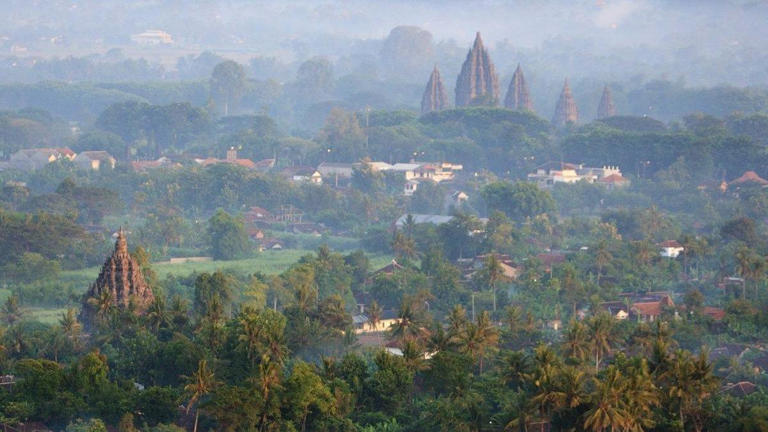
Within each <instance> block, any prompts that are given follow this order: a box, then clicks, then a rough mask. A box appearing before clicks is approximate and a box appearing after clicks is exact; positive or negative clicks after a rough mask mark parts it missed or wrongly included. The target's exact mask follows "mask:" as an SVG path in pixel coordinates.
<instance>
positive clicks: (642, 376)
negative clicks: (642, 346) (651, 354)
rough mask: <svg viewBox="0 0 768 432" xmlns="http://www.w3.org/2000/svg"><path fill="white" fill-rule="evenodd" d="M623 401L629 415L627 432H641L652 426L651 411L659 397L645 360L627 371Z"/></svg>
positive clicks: (657, 402)
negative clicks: (631, 431) (629, 431)
mask: <svg viewBox="0 0 768 432" xmlns="http://www.w3.org/2000/svg"><path fill="white" fill-rule="evenodd" d="M624 399H625V403H626V409H627V412H628V414H629V416H628V420H629V422H628V423H629V424H628V427H627V429H628V430H633V431H643V430H645V429H647V428H651V427H653V426H654V422H653V412H652V410H653V408H654V407H655V406H657V405H658V404H659V397H658V392H657V389H656V386H655V385H654V383H653V379H652V378H651V375H650V373H649V372H648V363H647V362H646V360H645V359H642V360H640V364H639V365H638V366H637V367H630V368H629V369H628V371H627V379H626V388H625V392H624Z"/></svg>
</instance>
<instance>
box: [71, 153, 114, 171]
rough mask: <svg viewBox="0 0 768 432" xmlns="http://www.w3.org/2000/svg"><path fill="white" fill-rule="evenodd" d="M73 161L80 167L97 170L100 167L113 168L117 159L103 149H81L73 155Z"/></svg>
mask: <svg viewBox="0 0 768 432" xmlns="http://www.w3.org/2000/svg"><path fill="white" fill-rule="evenodd" d="M73 162H74V163H75V165H77V166H78V167H80V168H82V169H86V170H94V171H98V170H99V169H101V168H109V169H113V168H114V167H115V162H117V161H116V160H115V158H114V157H112V155H111V154H109V153H107V152H105V151H83V152H80V153H78V155H77V156H75V158H74V159H73Z"/></svg>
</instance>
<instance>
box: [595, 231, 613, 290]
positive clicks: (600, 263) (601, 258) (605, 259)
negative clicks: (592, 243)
mask: <svg viewBox="0 0 768 432" xmlns="http://www.w3.org/2000/svg"><path fill="white" fill-rule="evenodd" d="M612 259H613V255H611V252H610V251H609V250H608V245H607V244H606V243H605V242H604V241H601V242H600V243H599V244H598V245H597V251H596V252H595V266H596V267H597V287H598V288H600V277H601V276H602V275H603V269H604V268H605V266H606V265H608V263H610V262H611V260H612Z"/></svg>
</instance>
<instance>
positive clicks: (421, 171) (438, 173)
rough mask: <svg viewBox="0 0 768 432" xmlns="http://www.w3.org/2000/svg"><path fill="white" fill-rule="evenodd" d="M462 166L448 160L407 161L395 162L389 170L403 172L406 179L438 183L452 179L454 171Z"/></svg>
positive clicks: (459, 169)
mask: <svg viewBox="0 0 768 432" xmlns="http://www.w3.org/2000/svg"><path fill="white" fill-rule="evenodd" d="M463 168H464V167H463V166H462V165H459V164H454V163H450V162H437V163H433V162H409V163H396V164H394V165H392V166H391V168H389V170H391V171H395V172H401V173H403V175H404V177H405V180H406V181H409V180H415V181H424V180H431V181H433V182H435V183H440V182H444V181H451V180H453V179H454V177H455V176H456V172H457V171H461V170H462V169H463Z"/></svg>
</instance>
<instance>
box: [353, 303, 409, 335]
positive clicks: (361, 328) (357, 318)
mask: <svg viewBox="0 0 768 432" xmlns="http://www.w3.org/2000/svg"><path fill="white" fill-rule="evenodd" d="M397 319H398V318H397V311H394V310H384V311H382V312H381V316H380V317H379V320H378V322H377V323H376V325H375V326H374V325H373V324H372V323H371V322H370V317H369V316H368V315H367V314H366V313H365V308H364V307H362V308H361V310H360V312H359V313H357V314H355V315H354V316H353V317H352V324H353V325H354V327H355V334H363V333H376V332H385V331H387V330H389V328H390V327H391V326H392V325H393V324H396V323H397Z"/></svg>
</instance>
